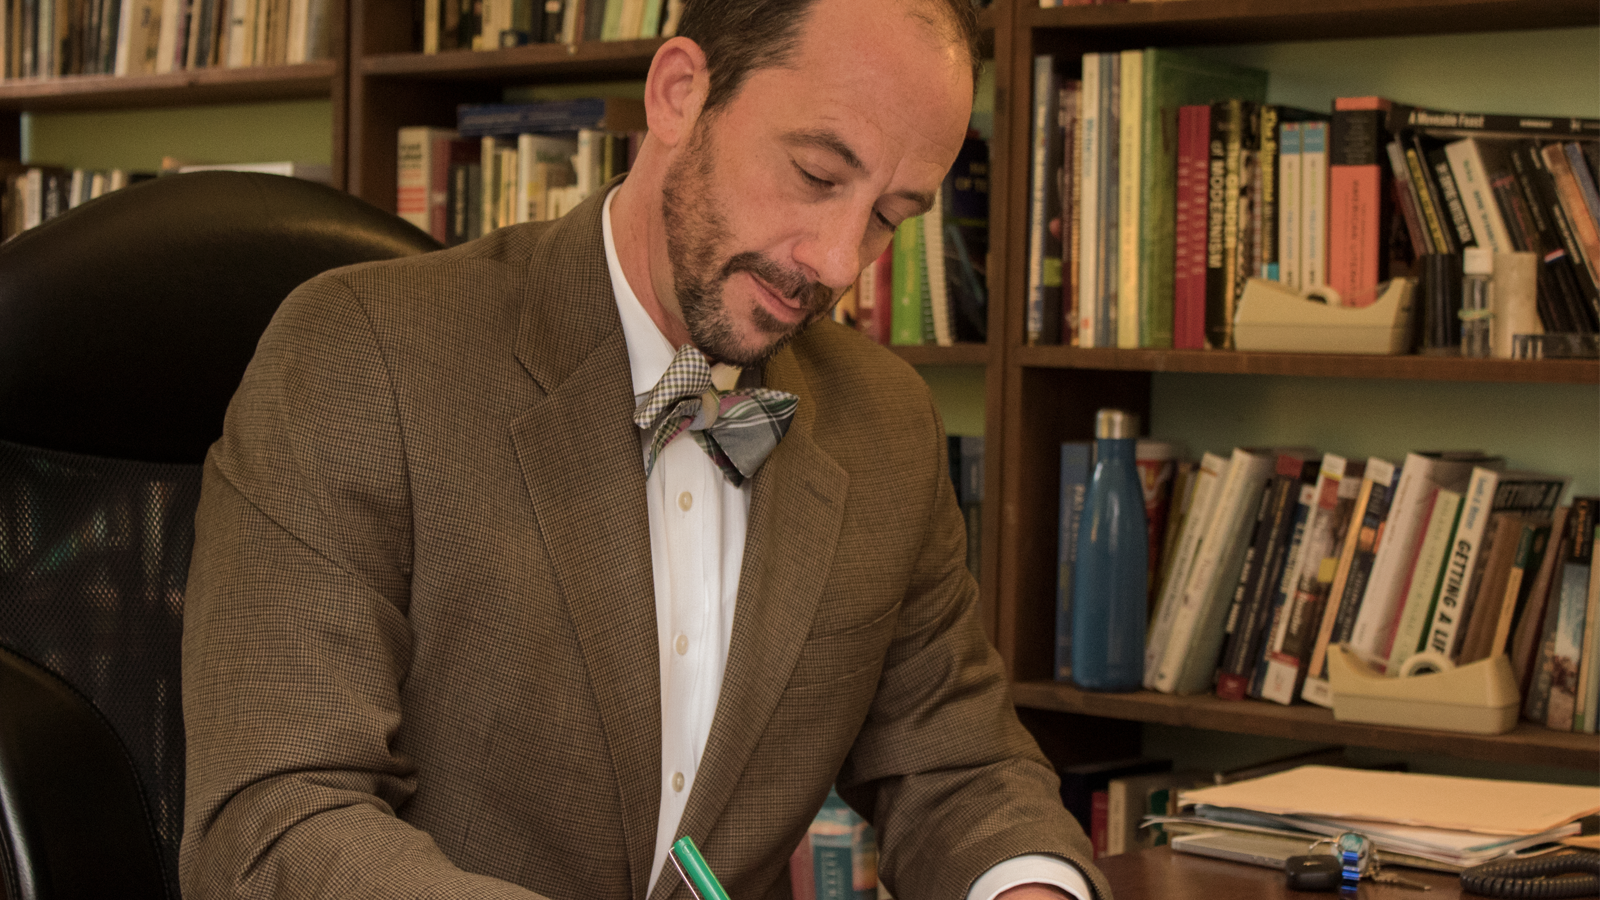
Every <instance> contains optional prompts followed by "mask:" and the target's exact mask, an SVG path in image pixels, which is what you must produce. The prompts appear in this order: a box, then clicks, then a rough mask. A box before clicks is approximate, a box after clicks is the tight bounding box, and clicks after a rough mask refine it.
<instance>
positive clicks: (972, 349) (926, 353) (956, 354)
mask: <svg viewBox="0 0 1600 900" xmlns="http://www.w3.org/2000/svg"><path fill="white" fill-rule="evenodd" d="M889 349H890V350H892V351H894V354H895V355H896V356H898V357H900V358H901V359H903V360H905V361H906V362H908V363H910V364H912V365H913V366H982V365H986V364H988V362H989V345H988V344H956V345H955V346H953V347H938V346H904V345H898V346H897V345H890V347H889Z"/></svg>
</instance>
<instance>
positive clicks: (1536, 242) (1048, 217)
mask: <svg viewBox="0 0 1600 900" xmlns="http://www.w3.org/2000/svg"><path fill="white" fill-rule="evenodd" d="M1266 95H1267V73H1266V72H1264V71H1261V70H1258V69H1251V68H1247V67H1239V66H1232V65H1228V64H1225V63H1220V62H1216V61H1213V60H1209V59H1205V58H1202V57H1198V56H1194V55H1192V54H1187V53H1184V52H1182V51H1177V50H1171V49H1164V48H1150V49H1145V50H1127V51H1122V52H1120V53H1086V54H1083V56H1082V58H1081V66H1077V67H1074V66H1073V64H1072V63H1070V62H1067V61H1064V60H1062V59H1058V58H1055V57H1051V56H1038V57H1035V60H1034V84H1033V96H1034V122H1033V146H1032V171H1031V173H1030V190H1031V194H1030V226H1029V228H1030V233H1029V241H1030V243H1029V273H1028V278H1029V281H1028V290H1029V294H1028V313H1027V320H1026V329H1027V330H1026V337H1027V340H1028V342H1029V343H1034V344H1067V345H1074V346H1080V347H1122V348H1141V347H1142V348H1156V349H1166V348H1178V349H1202V348H1210V349H1228V348H1231V347H1232V346H1233V336H1232V328H1233V318H1234V313H1235V310H1236V308H1237V305H1238V302H1239V299H1240V297H1241V295H1242V294H1243V291H1244V285H1245V283H1246V282H1247V281H1248V280H1250V279H1252V278H1262V279H1268V280H1272V281H1278V282H1282V283H1284V284H1287V285H1289V286H1291V287H1293V288H1294V289H1296V290H1298V291H1301V292H1305V293H1314V294H1318V295H1321V296H1324V297H1337V298H1338V302H1340V303H1341V304H1342V305H1346V306H1364V305H1368V304H1370V303H1372V302H1374V300H1375V299H1376V297H1377V292H1378V285H1379V284H1381V283H1382V282H1383V281H1385V280H1387V279H1388V278H1390V277H1392V276H1395V275H1402V274H1414V275H1419V276H1420V277H1421V279H1422V287H1421V289H1422V292H1423V296H1424V303H1425V304H1426V305H1428V308H1429V313H1428V316H1427V324H1428V325H1429V327H1430V328H1432V329H1434V330H1435V331H1437V332H1438V333H1437V334H1435V333H1433V332H1432V331H1430V332H1429V333H1428V336H1427V338H1428V339H1427V341H1426V346H1428V347H1430V348H1446V347H1451V346H1455V345H1456V344H1458V343H1459V325H1458V322H1457V317H1456V315H1455V313H1456V311H1457V308H1458V307H1459V302H1460V277H1461V270H1462V259H1461V254H1462V251H1463V249H1465V248H1469V247H1479V248H1485V249H1489V250H1491V251H1493V252H1495V253H1509V252H1527V253H1532V254H1534V255H1535V256H1536V257H1537V260H1538V262H1537V285H1536V288H1537V290H1536V291H1535V290H1533V289H1532V286H1530V288H1529V289H1528V290H1526V291H1525V292H1524V293H1526V295H1527V297H1526V300H1525V301H1523V300H1521V299H1520V298H1519V299H1518V300H1517V301H1516V302H1518V303H1519V304H1521V303H1525V305H1526V306H1527V309H1525V310H1523V309H1520V308H1519V309H1518V310H1515V311H1514V314H1513V312H1512V311H1509V310H1505V311H1497V315H1496V320H1495V322H1494V323H1493V327H1495V328H1498V329H1499V330H1498V331H1497V332H1496V334H1495V336H1494V338H1493V341H1494V349H1495V355H1497V356H1511V355H1513V353H1514V352H1515V351H1514V344H1513V340H1512V339H1513V337H1514V336H1515V333H1528V334H1535V333H1540V332H1550V333H1562V334H1594V333H1596V332H1597V331H1600V290H1597V285H1600V192H1597V191H1596V182H1597V181H1600V177H1597V166H1600V120H1596V119H1573V118H1549V117H1537V116H1522V115H1488V114H1477V113H1460V112H1451V111H1446V110H1435V109H1426V108H1422V107H1416V106H1410V105H1406V104H1402V103H1396V102H1392V101H1390V100H1389V99H1387V98H1383V97H1372V96H1366V97H1341V98H1338V99H1336V100H1335V101H1334V102H1333V104H1332V108H1331V109H1330V110H1326V111H1313V110H1304V109H1296V108H1293V107H1288V106H1282V105H1276V104H1270V103H1266V102H1265V99H1266ZM1396 229H1398V230H1396ZM1397 247H1398V252H1396V248H1397ZM1508 302H1509V301H1508Z"/></svg>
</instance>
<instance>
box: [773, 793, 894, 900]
mask: <svg viewBox="0 0 1600 900" xmlns="http://www.w3.org/2000/svg"><path fill="white" fill-rule="evenodd" d="M806 843H809V845H810V848H811V860H810V862H811V890H812V891H813V894H814V896H815V897H816V900H876V898H877V896H878V850H877V839H876V836H875V835H874V834H873V830H872V826H871V825H869V824H867V822H866V820H864V819H862V818H861V816H860V815H858V814H857V813H856V811H855V810H853V809H851V808H850V807H849V806H848V805H847V804H846V803H845V802H844V800H843V799H842V798H840V797H839V794H838V792H837V791H833V790H829V792H828V797H827V799H826V800H824V801H823V803H822V809H820V810H818V811H817V815H816V817H815V818H814V819H812V822H811V825H810V826H809V827H808V828H807V830H806ZM791 859H793V857H791ZM797 880H798V879H796V878H795V873H794V870H793V868H792V864H791V869H790V888H791V890H792V889H794V887H795V886H796V881H797ZM795 896H796V897H800V896H802V895H801V894H799V893H798V892H796V894H795Z"/></svg>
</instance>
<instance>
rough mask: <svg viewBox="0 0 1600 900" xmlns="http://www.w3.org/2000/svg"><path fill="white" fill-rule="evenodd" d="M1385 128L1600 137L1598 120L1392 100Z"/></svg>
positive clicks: (1462, 132) (1561, 137) (1443, 132)
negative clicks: (1529, 114)
mask: <svg viewBox="0 0 1600 900" xmlns="http://www.w3.org/2000/svg"><path fill="white" fill-rule="evenodd" d="M1388 128H1389V130H1390V131H1395V132H1398V131H1401V130H1406V129H1410V130H1415V131H1423V132H1428V133H1433V134H1451V135H1463V136H1464V135H1517V136H1527V137H1541V138H1550V139H1554V140H1563V139H1567V138H1570V137H1583V136H1588V137H1591V138H1592V137H1595V136H1600V119H1585V118H1579V117H1575V116H1560V117H1556V116H1524V115H1515V114H1499V113H1479V112H1459V111H1455V110H1444V109H1433V108H1429V107H1424V106H1414V105H1411V104H1407V103H1394V104H1391V105H1390V107H1389V118H1388Z"/></svg>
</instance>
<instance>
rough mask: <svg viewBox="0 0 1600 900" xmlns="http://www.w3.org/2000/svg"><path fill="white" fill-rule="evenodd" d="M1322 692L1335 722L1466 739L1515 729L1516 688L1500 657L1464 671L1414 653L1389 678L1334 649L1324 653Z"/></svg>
mask: <svg viewBox="0 0 1600 900" xmlns="http://www.w3.org/2000/svg"><path fill="white" fill-rule="evenodd" d="M1328 686H1329V688H1330V689H1331V690H1332V692H1333V717H1334V718H1335V719H1338V720H1339V721H1341V722H1368V723H1371V724H1374V725H1396V726H1400V727H1403V728H1431V729H1436V730H1440V731H1465V732H1469V733H1471V734H1503V733H1505V732H1507V731H1510V730H1511V729H1512V728H1514V727H1515V726H1516V724H1517V708H1518V705H1519V704H1518V697H1517V682H1516V678H1515V677H1514V676H1513V675H1512V672H1511V661H1510V660H1509V659H1507V658H1506V655H1505V654H1504V653H1497V654H1495V655H1494V656H1491V657H1489V658H1488V659H1482V660H1478V661H1477V662H1473V663H1468V664H1466V665H1464V666H1455V665H1452V664H1451V663H1450V661H1449V660H1448V659H1445V658H1444V657H1443V656H1440V655H1439V654H1436V653H1419V654H1417V655H1416V656H1413V657H1411V658H1410V659H1408V660H1406V662H1405V665H1404V666H1403V667H1402V668H1401V670H1400V675H1399V677H1396V678H1390V677H1388V676H1385V675H1382V674H1380V673H1378V672H1374V671H1373V670H1372V669H1371V668H1370V667H1369V666H1367V664H1366V663H1364V662H1362V661H1361V658H1360V657H1359V656H1357V655H1356V653H1355V651H1354V650H1352V649H1350V647H1349V646H1348V645H1345V644H1339V645H1338V646H1335V647H1332V648H1330V649H1329V652H1328Z"/></svg>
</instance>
